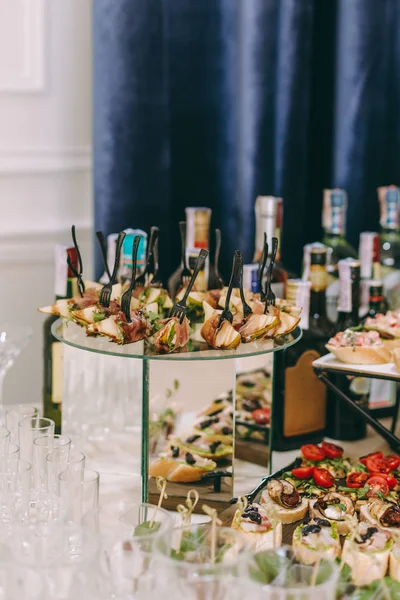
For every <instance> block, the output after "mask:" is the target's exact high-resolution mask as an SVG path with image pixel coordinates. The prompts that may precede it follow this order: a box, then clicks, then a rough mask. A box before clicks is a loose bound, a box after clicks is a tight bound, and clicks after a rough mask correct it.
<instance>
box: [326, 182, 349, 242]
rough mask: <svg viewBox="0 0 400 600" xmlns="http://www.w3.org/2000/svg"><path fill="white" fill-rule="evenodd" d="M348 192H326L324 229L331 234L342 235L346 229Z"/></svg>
mask: <svg viewBox="0 0 400 600" xmlns="http://www.w3.org/2000/svg"><path fill="white" fill-rule="evenodd" d="M346 206H347V200H346V192H345V191H344V190H324V205H323V211H322V227H323V228H324V230H325V231H328V232H329V233H334V234H336V235H342V234H344V232H345V229H346V223H345V218H346Z"/></svg>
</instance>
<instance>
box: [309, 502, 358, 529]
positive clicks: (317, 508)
mask: <svg viewBox="0 0 400 600" xmlns="http://www.w3.org/2000/svg"><path fill="white" fill-rule="evenodd" d="M354 515H355V506H354V502H353V501H352V499H351V498H349V497H348V496H345V495H344V494H340V493H339V492H328V493H327V494H325V495H324V496H321V497H320V498H317V500H315V501H312V502H311V503H310V517H311V518H313V519H315V518H318V519H327V520H328V521H330V522H331V523H335V524H336V527H337V531H338V533H339V535H346V534H348V533H349V532H350V524H349V521H350V520H353V519H355V516H354Z"/></svg>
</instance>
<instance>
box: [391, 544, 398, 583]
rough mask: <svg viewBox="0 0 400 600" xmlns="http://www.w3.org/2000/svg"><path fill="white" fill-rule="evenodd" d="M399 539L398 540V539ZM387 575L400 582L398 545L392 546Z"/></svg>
mask: <svg viewBox="0 0 400 600" xmlns="http://www.w3.org/2000/svg"><path fill="white" fill-rule="evenodd" d="M398 539H399V538H398ZM389 575H390V577H391V578H392V579H395V580H396V581H400V543H399V541H396V542H395V543H394V544H393V547H392V551H391V553H390V558H389Z"/></svg>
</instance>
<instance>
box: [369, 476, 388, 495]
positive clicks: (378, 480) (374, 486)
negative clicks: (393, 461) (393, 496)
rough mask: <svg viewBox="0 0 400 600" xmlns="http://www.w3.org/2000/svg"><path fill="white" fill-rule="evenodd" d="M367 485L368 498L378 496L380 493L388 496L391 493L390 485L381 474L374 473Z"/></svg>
mask: <svg viewBox="0 0 400 600" xmlns="http://www.w3.org/2000/svg"><path fill="white" fill-rule="evenodd" d="M367 485H369V490H368V492H367V496H368V498H371V496H377V495H378V493H381V494H383V495H384V496H387V495H388V493H389V486H388V484H387V483H386V481H385V480H384V478H383V477H381V476H380V475H374V476H373V477H370V478H369V479H368V480H367Z"/></svg>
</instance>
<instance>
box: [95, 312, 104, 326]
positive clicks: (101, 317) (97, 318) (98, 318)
mask: <svg viewBox="0 0 400 600" xmlns="http://www.w3.org/2000/svg"><path fill="white" fill-rule="evenodd" d="M105 318H106V315H105V314H104V312H103V311H101V310H99V311H98V312H97V311H96V312H94V313H93V321H94V322H95V323H98V322H99V321H104V319H105Z"/></svg>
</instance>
